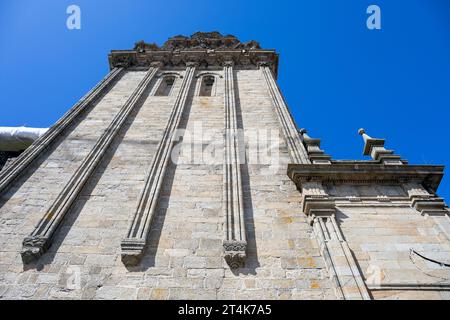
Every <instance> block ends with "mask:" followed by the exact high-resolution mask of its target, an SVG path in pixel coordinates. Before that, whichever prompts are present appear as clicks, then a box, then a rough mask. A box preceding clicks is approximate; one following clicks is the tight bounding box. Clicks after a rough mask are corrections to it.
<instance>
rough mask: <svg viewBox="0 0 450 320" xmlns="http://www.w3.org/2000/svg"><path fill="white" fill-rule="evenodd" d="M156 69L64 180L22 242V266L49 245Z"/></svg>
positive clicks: (137, 88) (139, 85)
mask: <svg viewBox="0 0 450 320" xmlns="http://www.w3.org/2000/svg"><path fill="white" fill-rule="evenodd" d="M156 71H157V68H153V67H151V68H150V69H149V70H148V72H147V74H146V75H145V76H144V78H143V79H142V80H141V82H140V83H139V84H138V86H137V87H136V89H135V90H134V91H133V93H132V94H131V96H130V97H129V98H128V100H127V101H126V102H125V104H124V105H123V106H122V108H121V109H120V110H119V112H118V113H117V114H116V116H115V117H114V119H113V120H112V122H111V123H110V124H109V126H108V128H107V129H106V130H105V131H104V132H103V134H102V135H101V137H100V138H99V140H98V141H97V142H96V144H95V145H94V147H93V149H92V150H91V151H90V152H89V154H88V155H87V156H86V157H85V158H84V160H83V162H82V163H81V165H80V166H79V167H78V168H77V170H76V171H75V173H74V174H73V175H72V177H71V178H70V179H69V181H67V183H66V185H65V186H64V188H63V190H62V191H61V192H60V193H59V194H58V196H57V198H56V200H55V201H54V202H53V204H52V205H51V206H50V208H48V209H47V211H46V213H45V214H44V216H43V217H42V219H41V220H40V222H39V223H38V225H37V226H36V228H35V229H34V231H33V232H32V233H31V234H30V235H29V236H27V237H26V238H25V239H24V240H23V249H22V252H21V255H22V260H23V262H24V263H28V262H31V261H32V260H34V259H37V258H39V257H40V256H41V255H42V254H43V253H44V252H45V251H46V250H47V249H48V248H49V247H50V245H51V241H52V238H53V236H54V234H55V233H56V230H57V229H58V227H59V225H60V224H61V223H62V221H63V220H64V217H65V215H66V213H67V211H68V210H69V208H70V207H71V205H72V203H73V202H74V200H75V199H76V198H77V196H78V194H79V193H80V191H81V190H82V188H83V186H84V184H85V183H86V182H87V180H88V179H89V177H90V176H91V174H92V173H93V171H94V170H95V168H96V166H97V165H98V163H99V162H100V161H101V159H102V157H103V155H104V154H105V152H106V151H107V150H108V148H109V146H110V144H111V142H112V141H113V139H114V138H115V136H116V135H117V133H118V132H119V130H120V129H121V128H122V126H123V124H124V123H125V121H126V119H127V118H128V116H129V114H130V113H131V112H132V111H133V109H134V108H135V107H136V106H137V105H138V102H139V101H140V99H141V97H142V94H143V92H144V91H145V90H146V89H147V87H148V86H149V84H150V82H151V80H152V79H153V77H154V76H155V74H156Z"/></svg>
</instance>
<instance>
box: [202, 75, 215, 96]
mask: <svg viewBox="0 0 450 320" xmlns="http://www.w3.org/2000/svg"><path fill="white" fill-rule="evenodd" d="M213 86H214V76H204V77H202V84H201V86H200V92H199V96H203V97H210V96H211V95H212V91H213Z"/></svg>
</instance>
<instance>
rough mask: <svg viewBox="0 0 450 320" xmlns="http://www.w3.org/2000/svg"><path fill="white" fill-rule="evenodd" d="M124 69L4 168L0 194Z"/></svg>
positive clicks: (117, 70)
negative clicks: (12, 163)
mask: <svg viewBox="0 0 450 320" xmlns="http://www.w3.org/2000/svg"><path fill="white" fill-rule="evenodd" d="M122 72H123V69H122V68H120V67H119V68H114V69H112V70H111V71H110V72H109V73H108V75H106V76H105V77H104V78H103V79H102V80H101V81H100V82H99V83H98V84H97V85H96V86H95V87H94V88H92V89H91V90H90V91H89V92H88V93H87V94H86V95H85V96H84V97H83V98H81V99H80V100H79V101H78V102H77V103H76V104H75V105H74V106H73V107H72V108H70V110H69V111H67V112H66V114H64V116H62V117H61V119H59V120H58V121H57V122H56V123H55V124H54V125H53V126H52V127H51V128H50V129H49V130H47V132H46V133H45V134H44V135H42V136H41V137H40V138H39V139H37V140H36V141H35V142H34V143H33V144H32V145H31V146H29V147H28V148H27V149H26V150H25V151H24V152H22V154H21V155H20V156H19V157H17V158H16V159H15V160H14V165H11V166H8V167H7V168H6V167H5V168H3V170H1V172H0V194H1V193H2V192H4V191H5V190H6V189H7V188H8V187H9V186H10V185H11V182H13V181H14V180H16V178H18V177H19V176H20V175H21V174H22V173H23V172H24V171H25V170H26V168H28V166H29V165H30V164H31V163H32V162H33V160H35V159H36V158H37V157H38V156H39V155H40V154H41V152H42V151H44V150H45V149H46V148H48V147H49V146H50V145H51V144H52V143H53V142H54V141H55V140H56V139H57V138H58V137H60V136H61V134H62V133H63V132H64V130H65V129H66V128H67V127H68V126H69V125H70V124H72V123H73V122H74V121H75V120H76V119H78V118H79V117H80V116H81V115H83V114H84V113H86V112H87V111H88V110H89V109H90V107H92V105H93V103H94V102H95V101H96V100H97V99H98V97H100V96H101V95H102V94H103V93H104V92H105V91H107V90H109V88H110V87H111V84H112V83H113V82H115V81H116V80H117V79H118V78H119V76H120V75H121V74H122Z"/></svg>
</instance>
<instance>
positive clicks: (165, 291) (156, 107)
mask: <svg viewBox="0 0 450 320" xmlns="http://www.w3.org/2000/svg"><path fill="white" fill-rule="evenodd" d="M181 73H182V72H181ZM216 73H217V74H219V75H222V74H223V72H222V71H221V70H218V71H216ZM144 74H145V72H143V71H128V72H126V73H125V74H124V75H123V77H122V78H121V79H120V80H119V81H118V82H117V83H116V84H115V85H114V86H113V88H112V89H111V90H110V91H109V92H108V93H107V94H106V95H105V96H104V97H103V98H102V99H101V100H100V101H99V102H98V103H97V104H96V105H95V107H94V108H93V109H92V111H90V112H89V113H88V114H87V115H86V116H85V117H84V118H83V119H81V121H80V122H79V123H78V124H76V125H75V126H73V127H72V128H70V130H68V132H67V133H66V134H65V136H63V137H61V138H60V139H59V141H57V143H56V144H55V145H54V147H52V148H50V149H49V150H47V151H46V152H45V153H44V154H43V155H42V156H41V157H40V158H39V159H38V160H37V161H35V162H34V164H33V166H32V167H30V169H29V173H28V174H25V175H24V176H23V177H22V178H20V179H19V180H18V181H17V182H15V183H14V185H13V186H12V188H11V189H9V191H8V192H7V193H5V194H3V195H2V196H1V198H0V296H1V297H2V298H33V299H44V298H87V299H91V298H96V299H110V298H123V299H129V298H131V299H137V298H138V299H177V298H189V299H190V298H193V299H195V298H211V299H215V298H218V299H233V298H249V299H260V298H280V299H285V298H293V299H303V298H319V299H323V298H331V299H332V298H334V297H335V296H334V292H333V290H332V288H331V283H330V281H329V280H328V276H327V272H326V270H325V269H324V263H323V259H322V257H321V256H320V253H319V249H318V247H317V243H316V240H315V239H314V238H312V236H311V228H310V226H309V225H308V224H307V223H306V219H305V217H304V215H303V214H302V213H301V212H300V210H299V204H298V202H299V200H300V196H299V193H298V191H297V190H296V187H295V185H294V184H293V183H292V182H291V181H290V180H289V178H288V177H287V176H286V165H287V163H288V162H289V155H288V152H287V149H286V146H285V145H282V148H281V151H282V152H281V154H280V156H279V157H280V160H281V165H280V166H279V167H276V168H275V169H274V168H273V167H270V166H269V165H268V164H256V163H250V164H248V165H247V164H244V165H242V172H243V184H244V199H245V201H244V202H245V203H244V205H245V219H246V226H247V237H248V252H247V260H246V261H247V264H246V267H245V268H242V269H238V270H236V271H231V270H230V268H229V266H228V265H227V264H226V263H225V261H224V259H223V257H222V250H223V249H222V239H223V233H224V230H223V223H224V217H223V213H222V208H221V205H222V188H223V186H222V170H223V168H222V164H221V162H220V161H219V162H218V163H209V162H202V161H198V158H194V160H193V159H192V158H190V157H189V155H188V153H187V151H186V150H189V148H188V145H189V143H188V142H189V139H187V138H188V137H189V135H191V136H192V135H193V134H194V131H195V130H198V127H199V126H201V130H203V132H204V134H206V135H209V138H207V139H204V140H203V141H204V143H205V147H206V145H207V144H208V140H210V141H212V140H214V139H217V138H218V137H221V134H222V129H223V126H224V83H223V81H224V80H223V78H220V77H219V76H218V77H216V79H217V81H216V90H215V96H212V97H198V96H196V95H195V94H196V92H197V91H198V85H199V84H198V83H197V81H198V80H197V79H196V78H194V83H193V85H192V86H191V88H190V94H189V97H188V106H187V108H186V110H185V111H186V112H185V113H184V114H183V118H182V122H181V125H180V127H181V128H184V129H186V135H185V139H184V141H185V142H184V143H183V146H182V151H183V152H182V154H181V157H180V159H179V161H178V163H177V165H174V164H172V165H171V166H170V167H169V170H168V171H167V172H166V177H165V180H164V184H163V190H162V193H161V195H160V198H159V204H158V209H157V214H156V216H155V220H154V223H153V224H152V226H153V229H152V231H151V233H150V239H149V240H150V247H149V248H148V249H147V251H146V255H145V256H144V258H143V260H142V262H141V263H140V265H139V266H137V267H128V269H127V268H126V267H125V266H124V265H123V263H122V262H121V260H120V241H121V239H122V238H123V237H124V236H125V235H126V232H127V228H128V226H129V223H130V220H131V218H132V216H133V214H134V212H135V209H136V205H137V201H138V197H139V195H140V192H141V190H142V188H143V186H144V181H145V177H146V174H147V171H148V167H149V165H150V163H151V161H152V157H153V155H154V153H155V152H156V148H157V145H158V142H159V140H160V139H161V136H162V134H163V129H164V127H165V124H166V121H167V119H168V117H169V114H170V112H171V109H172V106H173V104H174V102H175V99H176V95H177V92H178V90H179V89H180V84H181V80H180V79H177V80H176V81H175V85H174V88H173V90H172V93H171V95H170V96H169V97H159V96H153V95H152V93H153V92H154V91H155V83H156V80H154V81H153V83H152V85H151V86H150V87H151V88H150V90H149V91H150V92H147V94H148V93H149V95H148V96H147V97H146V98H145V102H144V103H143V104H142V105H141V106H138V108H137V109H136V110H135V111H134V112H133V113H132V114H131V115H130V117H129V119H128V121H127V123H126V125H125V127H124V128H122V130H121V131H120V132H119V135H118V137H116V139H115V140H114V142H113V144H112V146H111V147H110V150H108V152H107V153H106V155H105V156H104V158H103V160H102V161H101V162H100V164H99V166H98V167H97V169H96V170H95V172H94V174H93V175H92V177H91V178H90V179H89V180H88V183H87V184H86V185H85V186H84V188H83V191H82V193H81V194H80V196H79V197H78V198H77V200H76V201H75V203H74V205H73V206H72V208H71V210H70V211H69V212H68V213H67V216H66V219H65V220H64V222H63V223H62V225H61V228H60V230H59V231H58V232H57V234H56V238H55V240H54V241H53V245H52V247H51V248H50V249H49V250H48V252H47V253H46V254H44V256H43V257H41V258H40V259H39V261H38V262H37V263H36V264H33V265H30V266H26V267H24V266H23V263H22V261H21V257H20V250H21V245H22V240H23V238H24V237H25V236H27V235H28V234H29V233H30V232H31V231H32V230H33V228H34V226H35V225H36V223H37V222H38V221H39V219H40V218H41V217H42V215H43V214H44V213H45V210H46V209H47V208H48V207H49V205H50V204H51V202H52V201H53V200H54V199H55V197H56V195H57V194H58V192H59V191H60V190H61V188H62V187H63V186H64V184H65V182H66V181H67V180H68V179H69V177H70V176H71V175H72V174H73V172H74V171H75V169H76V168H77V166H79V165H80V163H81V161H82V159H83V158H84V157H85V156H86V155H87V153H88V152H89V150H90V149H91V148H92V147H93V145H94V144H95V142H96V141H97V139H98V138H99V137H100V135H101V134H102V132H103V130H104V129H105V128H106V127H107V126H108V124H109V123H110V122H111V120H112V118H113V117H114V115H115V114H116V113H117V111H118V109H119V108H120V107H121V106H122V105H123V104H124V103H125V101H126V99H127V97H128V96H129V95H130V93H131V92H132V91H133V89H134V88H135V87H136V86H137V85H138V83H139V81H140V80H141V79H142V78H143V76H144ZM235 78H236V80H237V89H238V91H237V97H238V105H237V107H238V109H239V110H240V111H239V113H240V115H238V116H239V117H240V118H239V121H240V123H241V125H243V127H244V128H246V129H250V130H251V129H260V128H267V129H274V130H279V124H278V120H277V117H276V114H275V113H274V110H273V106H272V103H271V100H270V96H269V94H268V93H267V88H266V84H265V82H264V79H263V77H262V75H261V72H260V70H237V71H236V73H235ZM280 138H281V137H280ZM219 149H220V148H219ZM193 154H195V155H196V156H197V157H198V154H199V152H198V151H195V150H194V151H193ZM218 159H219V160H220V156H219V158H218ZM192 160H193V161H192ZM274 170H275V171H274ZM78 271H80V277H81V288H80V289H77V288H76V287H73V286H70V285H69V286H68V284H70V283H72V282H74V281H75V280H76V279H75V278H76V277H77V274H78ZM75 282H76V281H75Z"/></svg>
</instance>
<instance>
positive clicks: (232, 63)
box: [223, 60, 235, 67]
mask: <svg viewBox="0 0 450 320" xmlns="http://www.w3.org/2000/svg"><path fill="white" fill-rule="evenodd" d="M234 64H235V63H234V61H233V60H226V61H224V62H223V66H224V67H233V66H234Z"/></svg>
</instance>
